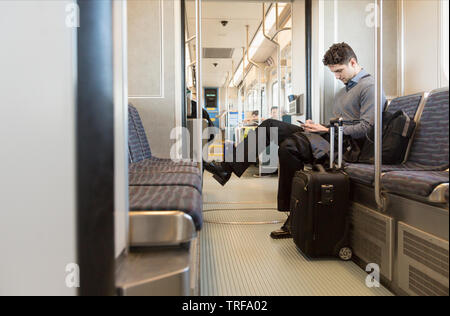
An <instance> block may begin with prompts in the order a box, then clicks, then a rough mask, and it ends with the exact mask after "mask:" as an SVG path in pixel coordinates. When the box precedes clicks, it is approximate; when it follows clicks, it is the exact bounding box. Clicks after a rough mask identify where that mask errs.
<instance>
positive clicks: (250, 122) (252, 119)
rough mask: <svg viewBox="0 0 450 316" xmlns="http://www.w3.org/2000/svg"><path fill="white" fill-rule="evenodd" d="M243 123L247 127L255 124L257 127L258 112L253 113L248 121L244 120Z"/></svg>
mask: <svg viewBox="0 0 450 316" xmlns="http://www.w3.org/2000/svg"><path fill="white" fill-rule="evenodd" d="M244 123H245V124H246V125H248V126H252V125H255V124H256V126H258V124H259V111H253V112H252V115H251V117H250V118H248V119H245V120H244Z"/></svg>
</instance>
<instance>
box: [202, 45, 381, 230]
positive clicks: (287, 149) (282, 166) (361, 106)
mask: <svg viewBox="0 0 450 316" xmlns="http://www.w3.org/2000/svg"><path fill="white" fill-rule="evenodd" d="M323 64H324V65H325V66H327V67H328V68H329V69H330V71H331V72H332V73H333V74H334V75H335V77H336V79H337V80H340V81H342V82H343V83H344V84H345V87H343V88H342V89H341V90H340V91H338V93H337V94H336V96H335V99H334V104H333V110H334V115H335V117H342V118H343V119H344V120H346V121H347V120H348V121H358V122H359V123H356V124H354V125H350V126H346V127H344V135H347V136H350V137H351V138H353V139H361V138H364V137H365V135H366V133H367V131H368V130H369V129H370V127H371V126H372V125H373V124H374V115H375V113H374V100H375V81H374V78H373V77H372V76H371V75H369V74H368V73H367V72H366V71H365V70H364V69H363V68H362V67H361V66H360V65H359V63H358V59H357V57H356V55H355V53H354V51H353V49H352V48H351V47H350V46H349V45H348V44H346V43H339V44H334V45H333V46H331V47H330V49H329V50H328V51H327V52H326V54H325V56H324V58H323ZM382 104H385V97H384V95H383V100H382ZM274 127H275V128H277V129H278V144H279V149H278V157H279V184H278V210H279V211H282V212H288V211H290V196H291V184H292V179H293V177H294V174H295V172H296V171H298V170H301V169H303V167H304V164H305V163H311V162H313V161H317V160H318V159H319V160H320V159H323V158H324V157H323V156H322V157H321V156H317V155H318V152H320V150H317V149H318V148H320V146H323V142H326V141H327V140H329V134H328V131H329V128H328V127H326V126H324V125H321V124H316V123H314V122H313V121H311V120H307V121H306V124H304V125H303V126H302V127H303V128H302V127H299V126H296V125H292V124H288V123H285V122H281V121H277V120H273V119H268V120H266V121H264V122H263V123H262V124H261V125H260V126H259V127H258V128H257V129H256V130H255V131H254V133H256V138H253V139H258V132H265V133H267V136H266V144H265V145H266V146H269V145H270V128H274ZM263 128H265V129H263ZM248 139H249V138H247V139H245V141H243V142H241V143H240V144H239V145H238V146H237V147H236V148H235V157H236V152H237V153H239V152H241V151H243V152H245V155H244V161H237V160H236V159H234V160H233V162H223V163H209V164H207V165H206V166H205V169H206V170H208V171H209V172H211V173H212V174H214V178H215V179H216V180H217V181H218V182H219V183H220V184H222V185H225V183H226V182H227V181H228V180H229V179H230V177H231V174H232V173H234V174H236V175H237V176H238V177H240V176H242V174H243V173H244V172H245V170H246V169H247V168H248V166H249V165H250V163H249V162H248V161H249V159H250V158H251V157H248V154H249V152H251V153H254V154H256V155H258V153H261V152H262V151H263V150H264V149H265V148H256V151H255V150H251V149H250V150H249V149H248V147H249V146H248ZM259 147H264V146H259ZM238 157H239V155H238ZM252 160H253V161H254V157H252ZM288 227H289V218H288V220H287V221H286V223H285V224H284V225H283V227H282V228H281V229H280V230H278V231H275V232H272V233H271V236H272V238H287V237H290V233H289V229H288Z"/></svg>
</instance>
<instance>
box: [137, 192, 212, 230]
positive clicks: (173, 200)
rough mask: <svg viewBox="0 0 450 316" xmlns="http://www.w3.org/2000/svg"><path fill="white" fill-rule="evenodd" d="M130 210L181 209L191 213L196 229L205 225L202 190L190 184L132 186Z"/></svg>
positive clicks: (188, 213)
mask: <svg viewBox="0 0 450 316" xmlns="http://www.w3.org/2000/svg"><path fill="white" fill-rule="evenodd" d="M129 196H130V211H131V212H146V211H154V210H158V211H181V212H184V213H186V214H187V215H189V216H190V217H191V218H192V220H193V222H194V224H195V228H196V230H200V229H201V228H202V225H203V215H202V212H203V200H202V196H201V194H200V192H199V191H198V190H196V189H195V188H192V187H188V186H130V187H129Z"/></svg>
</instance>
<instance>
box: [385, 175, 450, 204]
mask: <svg viewBox="0 0 450 316" xmlns="http://www.w3.org/2000/svg"><path fill="white" fill-rule="evenodd" d="M381 183H382V186H383V189H384V190H386V191H388V192H392V193H397V194H401V195H406V196H414V197H422V198H423V199H427V200H428V201H429V202H434V203H446V202H447V203H448V171H392V172H388V173H386V174H384V175H383V177H382V180H381ZM433 192H434V194H433ZM446 193H447V196H446Z"/></svg>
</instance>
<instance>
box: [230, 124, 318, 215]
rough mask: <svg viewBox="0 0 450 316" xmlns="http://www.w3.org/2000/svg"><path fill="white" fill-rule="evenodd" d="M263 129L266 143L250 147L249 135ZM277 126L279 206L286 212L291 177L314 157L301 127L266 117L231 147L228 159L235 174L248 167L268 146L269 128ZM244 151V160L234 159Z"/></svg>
mask: <svg viewBox="0 0 450 316" xmlns="http://www.w3.org/2000/svg"><path fill="white" fill-rule="evenodd" d="M262 128H265V133H266V143H265V144H264V145H263V146H258V145H257V146H256V150H254V151H252V150H251V149H249V146H248V142H249V139H251V138H253V139H256V143H258V135H259V133H261V131H264V129H262ZM271 128H277V129H278V145H279V149H278V158H279V182H278V210H279V211H283V212H287V211H289V210H290V205H289V204H290V197H291V185H292V178H293V177H294V175H295V172H296V171H299V170H303V167H304V164H305V163H310V162H312V161H313V156H312V152H311V146H310V144H309V141H308V139H307V138H306V137H305V136H304V135H303V134H302V131H303V129H302V128H300V127H299V126H296V125H292V124H289V123H285V122H281V121H277V120H273V119H269V120H266V121H264V122H263V123H262V124H261V125H260V126H258V127H257V128H256V129H255V130H254V131H250V132H249V134H248V136H247V138H246V139H245V140H244V141H243V142H241V143H240V144H239V145H238V146H237V147H236V149H235V151H234V155H233V156H234V157H233V158H234V162H232V163H227V164H228V165H229V166H230V167H231V169H232V170H233V172H234V173H235V174H236V175H237V176H238V177H240V176H242V174H243V173H244V172H245V170H247V168H248V167H249V166H250V164H251V161H257V158H258V156H259V155H260V154H261V153H262V152H263V151H264V150H265V149H266V148H267V147H268V146H270V143H271V142H270V129H271ZM253 134H254V135H253ZM237 152H238V153H239V152H244V157H243V158H244V161H243V162H236V161H237V160H236V158H237V157H236V155H237V154H236V153H237Z"/></svg>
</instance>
